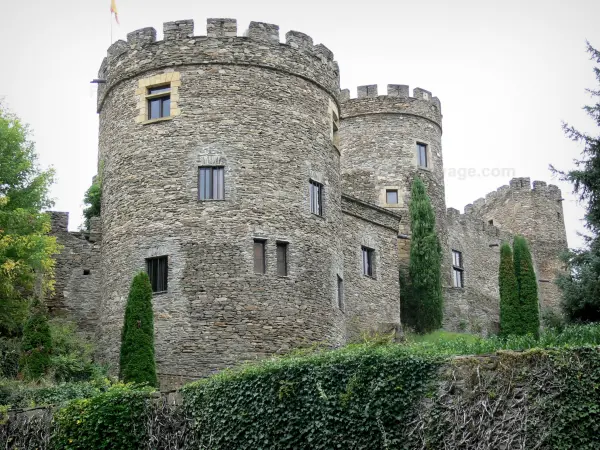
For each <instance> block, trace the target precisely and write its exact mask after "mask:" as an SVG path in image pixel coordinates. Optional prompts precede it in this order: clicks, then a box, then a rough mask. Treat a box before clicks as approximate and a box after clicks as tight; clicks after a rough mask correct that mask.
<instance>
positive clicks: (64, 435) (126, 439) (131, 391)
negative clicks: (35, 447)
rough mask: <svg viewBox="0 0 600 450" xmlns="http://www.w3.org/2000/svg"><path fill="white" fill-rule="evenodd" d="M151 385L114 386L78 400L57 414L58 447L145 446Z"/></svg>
mask: <svg viewBox="0 0 600 450" xmlns="http://www.w3.org/2000/svg"><path fill="white" fill-rule="evenodd" d="M151 393H152V389H151V388H144V389H135V388H132V387H131V386H130V385H122V384H118V385H114V386H111V387H110V388H109V389H108V390H107V391H106V392H104V393H101V394H99V395H96V396H95V397H92V398H86V399H79V400H74V401H72V402H71V403H69V404H68V405H67V406H66V407H65V408H63V409H61V410H59V411H58V413H57V414H56V415H55V418H54V420H55V423H56V425H55V426H56V429H55V432H54V435H53V439H52V444H53V446H54V448H55V449H57V450H58V449H65V450H66V449H69V450H78V449H81V450H88V449H103V448H104V449H111V450H121V449H122V450H130V449H138V448H144V443H145V442H146V441H147V437H148V429H147V427H146V423H145V421H144V420H143V418H144V416H145V415H146V413H147V410H148V408H149V406H150V405H151Z"/></svg>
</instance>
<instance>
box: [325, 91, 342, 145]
mask: <svg viewBox="0 0 600 450" xmlns="http://www.w3.org/2000/svg"><path fill="white" fill-rule="evenodd" d="M327 109H328V113H329V120H330V127H329V137H330V139H331V142H332V143H333V147H334V148H335V149H336V150H337V152H338V153H340V135H339V130H340V112H339V111H338V108H337V105H336V104H335V103H334V102H333V101H332V100H331V99H329V107H328V108H327Z"/></svg>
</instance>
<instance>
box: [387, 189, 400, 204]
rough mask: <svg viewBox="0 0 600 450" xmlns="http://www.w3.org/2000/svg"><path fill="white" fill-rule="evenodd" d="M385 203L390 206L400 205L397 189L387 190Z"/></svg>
mask: <svg viewBox="0 0 600 450" xmlns="http://www.w3.org/2000/svg"><path fill="white" fill-rule="evenodd" d="M385 202H386V203H387V204H388V205H397V204H398V190H397V189H387V190H386V191H385Z"/></svg>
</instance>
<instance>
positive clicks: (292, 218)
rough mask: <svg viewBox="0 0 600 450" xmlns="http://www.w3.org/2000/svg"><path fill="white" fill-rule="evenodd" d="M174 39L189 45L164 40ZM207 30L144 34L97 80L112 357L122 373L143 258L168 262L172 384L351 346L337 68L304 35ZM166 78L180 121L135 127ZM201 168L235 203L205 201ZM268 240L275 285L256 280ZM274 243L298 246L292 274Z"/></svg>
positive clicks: (165, 366)
mask: <svg viewBox="0 0 600 450" xmlns="http://www.w3.org/2000/svg"><path fill="white" fill-rule="evenodd" d="M219 23H221V22H218V21H217V22H216V24H217V25H216V26H217V28H219ZM223 23H225V22H223ZM227 23H229V24H231V22H227ZM177 24H179V25H177ZM174 27H175V28H176V29H180V28H181V29H182V31H181V33H179V32H178V33H175V34H172V33H167V30H171V29H172V28H174ZM223 30H224V29H223ZM208 32H209V36H208V37H190V35H191V33H193V26H192V24H191V21H181V22H177V23H168V24H165V41H162V42H154V38H153V36H155V33H154V31H153V30H148V29H144V30H138V31H136V32H133V33H130V34H129V36H128V43H127V44H125V43H122V44H113V46H112V47H111V49H109V57H108V60H107V61H106V62H104V63H103V65H102V67H101V70H100V73H101V76H103V77H106V79H107V82H106V86H105V87H104V88H103V90H102V91H101V92H100V93H99V110H100V139H99V158H100V160H101V161H102V164H103V196H102V221H103V244H102V260H103V264H102V268H103V282H102V302H101V305H102V306H101V307H102V311H103V314H102V317H101V326H102V333H101V342H100V348H101V350H102V356H103V357H104V359H105V360H107V361H109V362H112V363H116V361H117V355H118V341H119V336H120V329H121V324H122V319H123V309H124V305H125V301H126V298H127V292H128V289H129V284H130V282H131V278H132V277H133V276H134V274H135V273H136V272H137V271H140V270H145V264H146V263H145V260H146V258H150V257H156V256H167V257H168V291H167V292H166V293H164V294H156V295H155V296H154V311H155V333H156V337H155V346H156V360H157V366H158V371H159V376H160V379H161V383H162V385H163V387H165V384H169V383H173V384H175V383H177V382H178V381H177V380H181V379H183V378H184V377H186V376H189V375H190V374H193V376H203V375H206V374H209V373H211V372H213V371H215V370H219V369H221V368H223V367H227V366H231V365H234V364H237V363H239V362H241V361H243V360H251V359H255V358H260V357H264V356H267V355H270V354H272V353H275V352H280V351H287V350H289V349H291V348H293V347H298V346H302V345H307V344H311V343H314V342H328V343H331V344H334V345H336V344H340V343H342V342H344V339H345V333H344V330H345V324H344V321H345V318H344V315H343V314H342V313H340V312H339V310H338V308H337V305H336V301H337V298H336V297H337V296H336V292H337V289H336V285H337V276H338V274H341V273H343V261H344V255H343V248H342V243H341V236H342V211H341V185H340V169H339V164H340V155H339V152H338V151H337V149H336V148H335V146H334V145H333V142H332V136H331V130H332V125H331V110H332V108H333V109H337V104H336V98H335V96H334V95H333V93H335V92H337V89H338V85H337V80H338V73H337V65H336V64H334V62H333V55H331V53H330V52H328V51H327V50H326V49H325V47H323V46H314V47H313V46H312V40H311V39H310V38H309V37H308V36H305V35H302V34H301V33H297V32H290V33H288V34H287V35H286V36H287V44H280V43H279V38H278V27H277V26H275V25H269V24H261V23H255V22H253V23H251V25H250V30H249V34H248V37H237V36H233V35H231V33H232V31H231V26H229V27H228V28H227V31H223V32H222V33H221V32H219V33H217V35H213V34H212V33H213V32H215V21H214V20H212V19H209V29H208ZM223 34H224V35H223ZM309 44H310V45H309ZM117 50H118V51H119V52H121V51H122V52H123V53H120V54H118V56H116V55H117V53H118V52H117ZM161 74H172V75H171V76H170V79H171V86H176V87H177V88H178V93H177V98H172V101H176V102H177V110H178V111H177V114H176V115H173V116H172V117H168V118H166V120H161V121H148V122H140V121H139V120H137V121H136V118H137V117H139V104H140V101H144V99H143V93H142V94H140V89H142V90H143V88H144V87H146V86H147V83H152V80H153V79H156V78H154V77H156V76H157V75H161ZM161 79H163V78H162V77H161ZM165 79H166V78H165ZM140 96H141V97H142V98H140ZM172 106H173V105H172ZM199 166H222V167H224V170H225V199H224V200H223V201H199V200H198V168H199ZM309 180H315V181H317V182H319V183H321V184H322V185H323V186H324V207H323V208H324V214H323V216H317V215H315V214H311V212H310V206H309ZM257 238H258V239H264V240H266V265H267V269H266V273H265V274H255V273H254V269H253V240H254V239H257ZM277 241H285V242H287V243H288V275H287V276H278V275H277V271H276V242H277Z"/></svg>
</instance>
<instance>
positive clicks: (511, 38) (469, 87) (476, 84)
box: [0, 0, 600, 246]
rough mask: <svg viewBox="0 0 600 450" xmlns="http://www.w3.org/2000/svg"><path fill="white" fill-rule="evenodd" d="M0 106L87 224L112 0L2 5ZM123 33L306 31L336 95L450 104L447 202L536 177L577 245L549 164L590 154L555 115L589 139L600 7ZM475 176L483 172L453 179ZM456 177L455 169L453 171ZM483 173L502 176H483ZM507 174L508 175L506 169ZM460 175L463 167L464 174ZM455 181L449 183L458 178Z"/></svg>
mask: <svg viewBox="0 0 600 450" xmlns="http://www.w3.org/2000/svg"><path fill="white" fill-rule="evenodd" d="M0 3H1V4H2V9H1V10H2V18H1V19H0V21H1V23H0V42H2V46H1V47H0V62H1V63H0V64H1V67H0V99H1V98H3V99H4V103H5V104H6V105H7V106H8V107H9V108H10V109H12V110H13V112H15V113H16V114H17V115H19V116H20V117H21V118H22V119H23V121H25V122H27V123H29V124H30V125H31V127H32V129H33V132H34V134H33V138H34V140H35V142H36V148H37V152H38V154H39V156H40V163H41V165H42V166H43V167H47V166H50V165H52V166H54V168H55V169H56V172H57V183H56V185H55V186H54V187H53V189H52V196H53V197H54V199H55V201H56V206H55V208H54V209H56V210H61V211H69V212H70V213H71V223H70V228H71V229H76V228H78V227H79V225H80V224H81V222H82V217H81V210H82V208H83V203H82V199H83V194H84V192H85V190H86V189H87V188H88V186H89V185H90V183H91V179H92V176H93V175H94V174H95V173H96V158H97V139H98V118H97V115H96V112H95V107H96V96H95V91H94V90H93V89H94V87H93V86H92V85H90V83H89V81H90V80H92V79H93V78H95V77H96V76H97V72H98V68H99V66H100V63H101V61H102V58H103V57H104V56H106V49H107V48H108V46H109V44H110V42H111V26H110V23H111V17H110V12H109V9H110V0H60V1H48V0H18V1H8V0H0ZM117 6H118V9H119V19H120V22H121V24H120V26H118V25H116V24H114V23H113V35H112V40H113V41H114V40H117V39H126V34H127V33H128V32H130V31H133V30H135V29H138V28H142V27H146V26H153V27H154V28H156V30H157V32H158V38H159V39H162V23H163V22H166V21H172V20H178V19H194V22H195V34H196V35H205V34H206V31H205V30H206V29H205V23H206V18H208V17H231V18H236V19H237V20H238V34H240V35H241V34H242V33H243V32H244V30H245V29H246V28H247V27H248V24H249V23H250V21H251V20H255V21H261V22H269V23H275V24H278V25H279V26H280V38H281V40H282V41H284V40H285V33H286V32H287V31H289V30H297V31H301V32H304V33H306V34H308V35H310V36H312V37H313V39H314V42H315V44H317V43H323V44H324V45H326V46H327V47H328V48H329V49H331V50H332V51H333V52H334V54H335V59H336V60H337V61H338V62H339V65H340V69H341V81H342V83H341V84H342V88H349V89H350V90H351V92H352V95H353V96H355V95H356V86H359V85H363V84H375V83H377V84H379V93H380V94H381V93H385V92H386V85H387V84H388V83H389V84H408V85H410V88H411V93H412V88H414V87H421V88H424V89H427V90H429V91H432V92H433V94H434V95H436V96H438V97H439V98H440V100H441V102H442V112H443V115H444V122H443V126H444V134H443V142H442V145H443V152H444V166H445V169H446V172H447V173H446V203H447V206H449V207H450V206H452V207H455V208H458V209H460V210H461V211H462V210H463V207H464V205H466V204H467V203H470V202H472V201H474V200H475V199H477V198H479V197H482V196H485V194H486V193H488V192H490V191H492V190H495V189H496V188H497V187H499V186H501V185H503V184H507V183H508V180H509V179H510V178H511V177H512V176H530V177H531V179H532V181H533V180H544V181H547V182H552V183H555V184H558V185H559V186H560V188H561V189H562V191H563V197H565V202H564V211H565V220H566V225H567V235H568V239H569V244H570V245H571V246H577V245H579V244H580V242H581V241H580V239H579V238H578V237H577V231H582V230H583V227H582V222H581V219H582V216H583V208H582V207H581V205H578V204H577V202H576V201H575V198H574V196H573V195H572V194H571V187H570V186H569V185H568V184H565V183H562V182H560V181H558V180H556V179H553V177H552V175H551V173H550V171H549V170H548V165H549V164H550V163H552V164H555V165H556V166H558V167H560V168H565V169H568V168H569V167H572V160H573V159H574V158H576V157H577V156H578V155H579V153H580V151H581V149H582V147H581V146H580V145H578V144H575V143H573V142H570V141H568V140H567V139H566V138H565V137H564V136H563V133H562V131H561V121H568V122H570V123H571V124H573V125H575V126H577V127H579V128H580V129H582V130H587V131H591V132H593V133H595V134H597V133H598V131H599V130H598V129H597V128H595V127H594V124H593V122H591V121H590V120H589V119H588V118H587V116H586V115H585V113H584V112H583V111H582V109H581V108H582V106H583V105H585V104H588V103H590V97H589V96H588V94H586V92H585V88H597V87H598V86H597V83H596V82H595V79H594V76H593V72H592V68H593V64H592V62H591V61H590V60H589V59H588V54H587V53H585V41H586V39H587V40H589V41H590V42H591V43H592V45H594V46H595V47H597V48H600V26H598V18H599V17H600V1H599V0H562V1H558V0H527V1H525V0H501V1H489V0H453V1H448V0H446V1H445V0H411V1H405V0H396V1H383V0H370V1H366V2H364V3H363V2H360V3H359V2H356V1H352V0H346V1H343V2H342V1H332V0H329V1H327V0H321V1H314V0H303V1H295V2H289V1H285V0H279V1H274V0H269V1H265V0H263V1H253V2H250V1H247V0H246V1H240V0H219V1H199V0H193V1H192V0H169V1H164V0H117ZM461 168H462V169H469V168H472V169H474V171H475V172H476V173H478V174H480V176H471V177H468V176H467V177H463V176H457V175H458V171H457V169H461ZM452 169H454V171H453V170H452ZM484 169H510V172H506V171H504V173H502V172H503V171H502V170H496V171H495V172H494V173H495V174H497V176H481V174H482V173H483V170H484ZM498 172H500V173H498ZM460 173H461V174H462V172H460ZM453 174H454V175H455V176H451V175H453Z"/></svg>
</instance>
